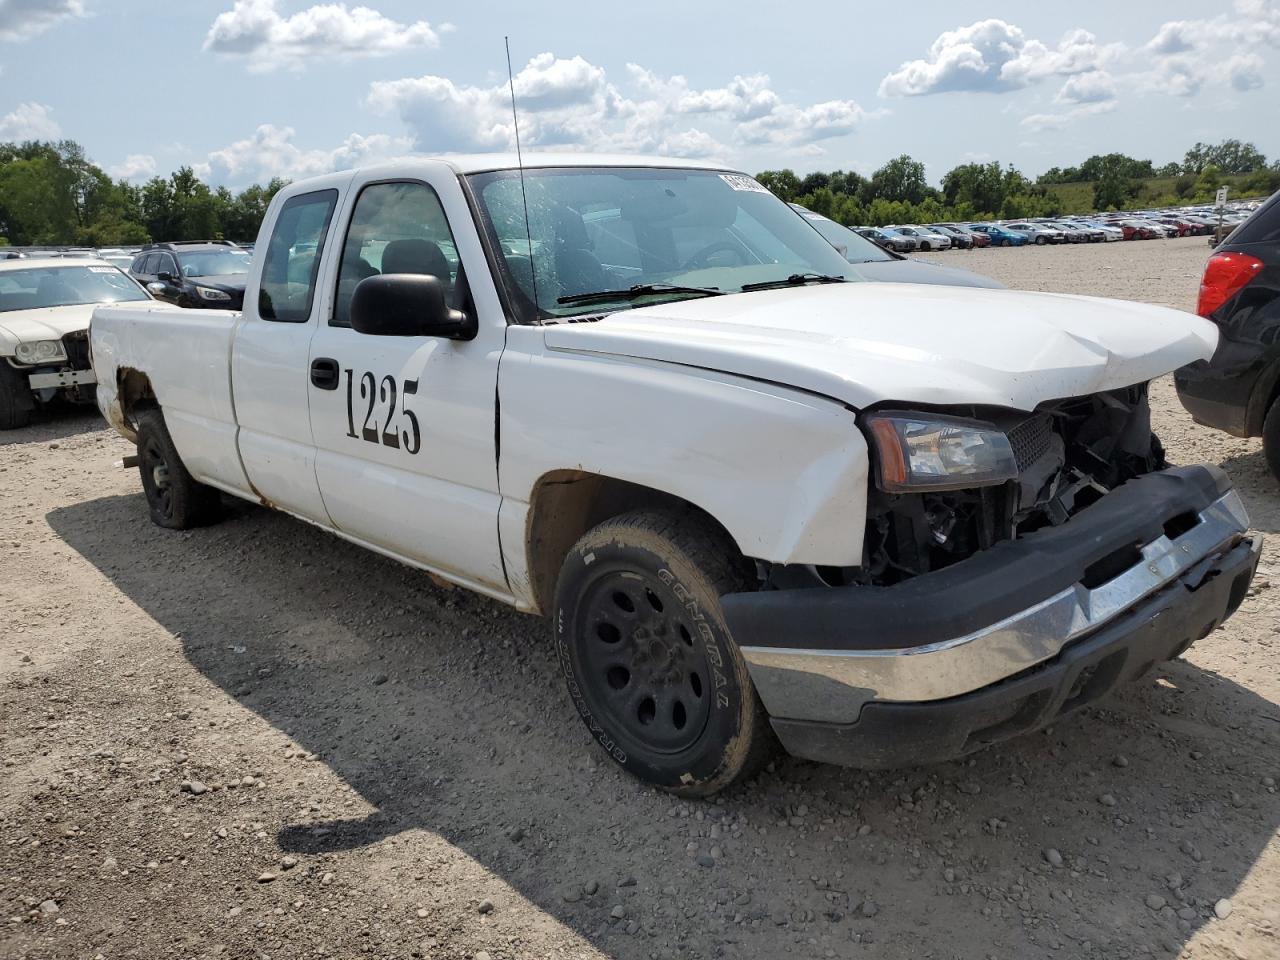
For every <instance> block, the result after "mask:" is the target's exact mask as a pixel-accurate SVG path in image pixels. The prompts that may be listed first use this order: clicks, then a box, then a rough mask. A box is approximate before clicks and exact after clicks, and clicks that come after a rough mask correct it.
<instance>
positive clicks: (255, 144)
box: [194, 123, 411, 185]
mask: <svg viewBox="0 0 1280 960" xmlns="http://www.w3.org/2000/svg"><path fill="white" fill-rule="evenodd" d="M295 135H296V134H295V131H294V129H293V128H292V127H277V126H275V125H274V124H270V123H264V124H262V125H261V126H259V127H258V128H257V130H255V131H254V133H253V135H252V136H251V137H247V138H245V139H244V140H237V141H235V142H234V143H231V144H229V145H227V146H226V147H223V148H222V149H221V150H214V151H213V152H212V153H210V154H209V156H208V159H207V160H205V161H204V162H203V163H197V164H194V168H195V172H196V174H197V175H198V176H200V177H201V178H202V179H205V180H210V181H212V182H214V183H219V184H232V185H240V184H246V183H257V182H262V181H267V180H270V179H271V178H272V177H284V178H285V179H288V180H296V179H299V178H301V177H314V176H318V175H320V174H323V173H331V172H333V171H335V170H345V169H348V168H350V167H357V166H365V165H368V164H371V163H380V162H382V161H385V160H392V159H395V158H397V157H400V156H404V155H406V154H408V153H409V152H410V149H411V144H410V142H409V140H408V139H407V138H405V137H392V136H388V135H387V134H382V133H378V134H373V135H372V136H368V137H365V136H361V135H360V134H358V133H353V134H351V135H350V136H348V137H347V138H346V140H344V141H343V142H342V144H341V145H340V146H338V147H336V148H334V149H332V150H323V149H314V150H304V149H303V148H301V147H299V146H298V145H297V144H295V143H294V142H293V138H294V136H295Z"/></svg>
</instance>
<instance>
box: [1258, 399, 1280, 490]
mask: <svg viewBox="0 0 1280 960" xmlns="http://www.w3.org/2000/svg"><path fill="white" fill-rule="evenodd" d="M1262 452H1263V454H1264V455H1265V456H1266V458H1267V466H1268V467H1270V468H1271V472H1272V474H1274V475H1275V478H1276V479H1277V480H1280V398H1277V399H1276V400H1274V401H1273V402H1272V404H1271V409H1270V410H1268V411H1267V419H1266V420H1264V421H1263V422H1262Z"/></svg>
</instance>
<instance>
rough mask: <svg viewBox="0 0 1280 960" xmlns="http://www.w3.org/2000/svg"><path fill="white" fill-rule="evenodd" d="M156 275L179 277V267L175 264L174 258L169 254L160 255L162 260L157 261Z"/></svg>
mask: <svg viewBox="0 0 1280 960" xmlns="http://www.w3.org/2000/svg"><path fill="white" fill-rule="evenodd" d="M155 272H156V273H167V274H169V276H171V277H174V278H175V279H176V278H177V277H178V275H179V274H178V267H177V265H176V264H175V263H174V262H173V257H171V256H169V254H167V253H162V254H160V259H159V260H157V261H156V270H155Z"/></svg>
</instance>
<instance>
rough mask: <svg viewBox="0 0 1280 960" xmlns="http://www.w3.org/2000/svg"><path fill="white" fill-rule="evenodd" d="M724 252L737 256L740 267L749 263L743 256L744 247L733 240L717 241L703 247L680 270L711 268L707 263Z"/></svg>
mask: <svg viewBox="0 0 1280 960" xmlns="http://www.w3.org/2000/svg"><path fill="white" fill-rule="evenodd" d="M722 252H724V253H732V254H733V255H734V256H736V257H737V258H738V265H739V266H742V265H744V264H746V262H747V258H746V256H744V255H743V252H742V246H741V245H740V244H738V243H737V242H735V241H733V240H717V241H715V242H714V243H709V244H707V245H706V246H705V247H703V248H702V249H701V250H699V251H698V252H697V253H695V254H694V255H693V256H691V257H690V258H689V259H688V260H686V261H685V262H684V263H683V264H682V265H681V267H680V269H681V270H698V269H701V268H703V267H709V266H711V264H709V263H708V262H707V261H708V260H710V259H711V258H712V257H713V256H715V255H716V254H717V253H722Z"/></svg>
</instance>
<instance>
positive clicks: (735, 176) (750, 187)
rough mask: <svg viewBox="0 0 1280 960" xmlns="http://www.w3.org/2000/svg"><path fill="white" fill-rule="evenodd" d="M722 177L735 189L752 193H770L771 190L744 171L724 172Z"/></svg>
mask: <svg viewBox="0 0 1280 960" xmlns="http://www.w3.org/2000/svg"><path fill="white" fill-rule="evenodd" d="M720 179H721V180H723V181H724V182H725V183H727V184H728V185H729V186H731V187H733V189H735V190H747V191H750V192H751V193H768V192H769V191H768V190H767V189H766V188H765V187H762V186H761V185H760V184H759V183H757V182H756V181H755V180H754V179H753V178H752V177H748V176H747V175H746V174H742V173H722V174H720Z"/></svg>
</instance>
